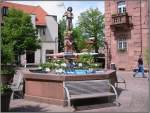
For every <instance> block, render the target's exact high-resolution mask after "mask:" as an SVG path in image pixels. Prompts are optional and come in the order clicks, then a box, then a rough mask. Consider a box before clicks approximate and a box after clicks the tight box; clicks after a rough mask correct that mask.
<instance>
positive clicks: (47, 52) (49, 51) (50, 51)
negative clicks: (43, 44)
mask: <svg viewBox="0 0 150 113" xmlns="http://www.w3.org/2000/svg"><path fill="white" fill-rule="evenodd" d="M53 53H54V50H46V54H53Z"/></svg>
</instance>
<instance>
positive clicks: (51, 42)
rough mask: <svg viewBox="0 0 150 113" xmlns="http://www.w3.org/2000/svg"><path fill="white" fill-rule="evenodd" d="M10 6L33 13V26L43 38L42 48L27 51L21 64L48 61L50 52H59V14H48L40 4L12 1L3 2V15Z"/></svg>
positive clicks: (35, 63) (36, 63) (40, 37)
mask: <svg viewBox="0 0 150 113" xmlns="http://www.w3.org/2000/svg"><path fill="white" fill-rule="evenodd" d="M8 8H15V9H18V10H21V11H23V12H25V13H28V14H30V15H31V21H32V23H33V26H34V27H35V28H36V29H37V33H38V38H39V39H40V40H41V42H40V45H41V49H38V50H37V51H30V52H29V51H26V54H24V55H22V56H21V64H22V65H24V64H25V63H27V65H38V64H40V63H44V62H46V60H47V59H48V58H49V55H50V54H53V53H57V52H58V23H57V16H54V15H48V14H47V13H46V12H45V11H44V10H43V9H42V8H41V7H40V6H29V5H23V4H16V3H10V2H2V3H1V10H2V15H3V16H5V13H6V12H7V10H8Z"/></svg>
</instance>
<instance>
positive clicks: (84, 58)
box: [78, 54, 94, 65]
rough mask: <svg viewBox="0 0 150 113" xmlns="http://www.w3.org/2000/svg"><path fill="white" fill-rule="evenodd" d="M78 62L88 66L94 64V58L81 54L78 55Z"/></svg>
mask: <svg viewBox="0 0 150 113" xmlns="http://www.w3.org/2000/svg"><path fill="white" fill-rule="evenodd" d="M78 62H80V63H83V64H86V65H88V64H91V63H94V57H93V56H92V55H90V54H83V55H80V57H79V61H78Z"/></svg>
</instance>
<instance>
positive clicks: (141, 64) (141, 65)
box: [133, 55, 145, 77]
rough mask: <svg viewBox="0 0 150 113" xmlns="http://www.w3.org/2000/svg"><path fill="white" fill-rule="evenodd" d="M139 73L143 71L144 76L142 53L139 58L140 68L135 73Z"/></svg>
mask: <svg viewBox="0 0 150 113" xmlns="http://www.w3.org/2000/svg"><path fill="white" fill-rule="evenodd" d="M137 73H142V76H143V77H145V76H144V65H143V59H142V56H141V55H140V56H139V59H138V70H137V71H136V73H135V74H134V75H133V76H134V77H135V75H136V74H137Z"/></svg>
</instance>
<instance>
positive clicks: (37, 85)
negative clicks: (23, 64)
mask: <svg viewBox="0 0 150 113" xmlns="http://www.w3.org/2000/svg"><path fill="white" fill-rule="evenodd" d="M23 73H24V80H25V99H28V100H32V101H38V102H46V103H50V104H56V105H63V106H66V105H67V99H66V92H65V90H64V87H63V86H64V82H65V81H86V80H104V79H110V82H111V84H114V83H115V82H116V80H117V78H116V71H114V70H106V71H103V72H98V73H90V74H78V75H74V74H64V75H63V74H60V75H58V74H54V73H33V72H30V71H28V70H25V71H23Z"/></svg>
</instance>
